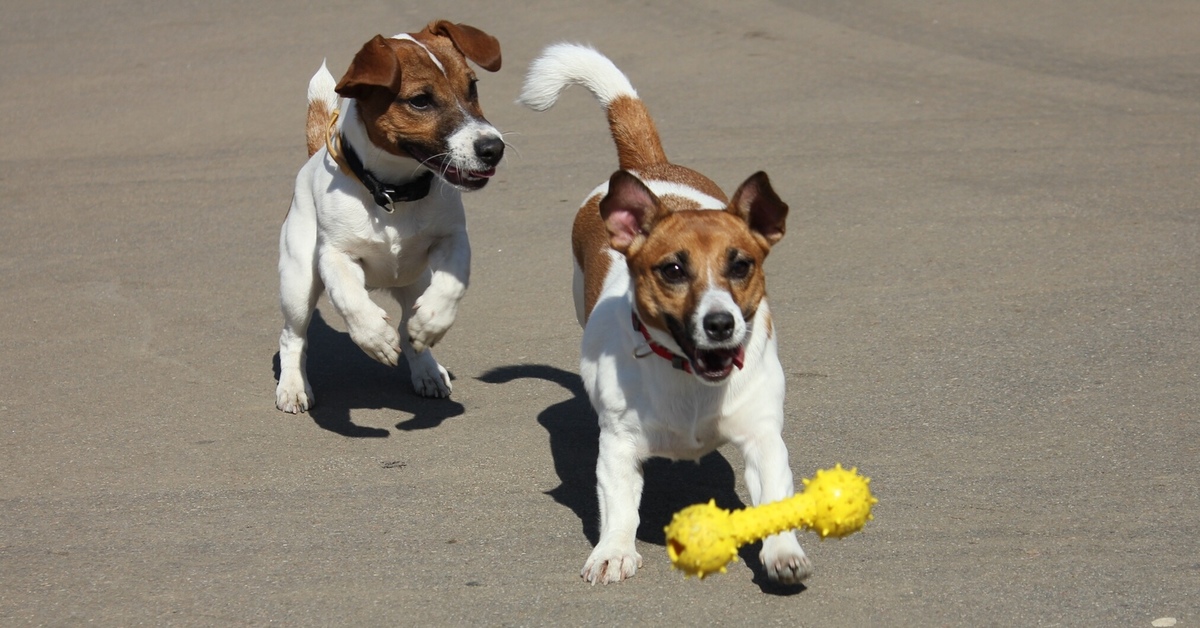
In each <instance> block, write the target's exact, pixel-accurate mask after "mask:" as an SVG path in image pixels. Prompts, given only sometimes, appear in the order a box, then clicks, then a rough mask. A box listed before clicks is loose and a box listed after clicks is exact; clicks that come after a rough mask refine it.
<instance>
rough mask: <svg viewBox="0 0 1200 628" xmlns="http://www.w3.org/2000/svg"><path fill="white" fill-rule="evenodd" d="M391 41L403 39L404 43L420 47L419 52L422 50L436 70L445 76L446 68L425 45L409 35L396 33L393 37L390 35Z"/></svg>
mask: <svg viewBox="0 0 1200 628" xmlns="http://www.w3.org/2000/svg"><path fill="white" fill-rule="evenodd" d="M392 39H403V40H405V41H411V42H412V43H414V44H416V45H418V46H420V47H421V50H424V51H425V54H427V55H429V60H430V61H433V64H434V65H436V66H437V68H438V69H439V70H441V71H442V75H443V76H445V74H446V66H444V65H442V62H441V61H439V60H438V58H437V57H436V56H435V55H434V54H433V52H432V51H430V50H429V48H428V47H426V46H425V44H423V43H421V42H419V41H417V40H416V39H415V38H414V37H413V36H412V35H409V34H408V33H397V34H395V35H392Z"/></svg>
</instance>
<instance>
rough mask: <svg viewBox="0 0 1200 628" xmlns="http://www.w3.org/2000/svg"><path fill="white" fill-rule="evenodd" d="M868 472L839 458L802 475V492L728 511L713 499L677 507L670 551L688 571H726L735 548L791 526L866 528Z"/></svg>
mask: <svg viewBox="0 0 1200 628" xmlns="http://www.w3.org/2000/svg"><path fill="white" fill-rule="evenodd" d="M870 482H871V479H870V478H867V477H863V476H861V475H859V474H858V468H857V467H854V468H852V469H850V470H849V471H847V470H846V469H843V468H842V465H841V463H839V464H838V465H837V466H835V467H834V468H832V469H820V470H818V471H817V474H816V476H815V477H814V478H813V479H811V480H809V479H807V478H806V479H804V486H805V489H804V492H802V493H798V494H796V495H793V496H791V497H789V498H787V499H783V500H780V501H777V502H772V503H770V504H763V505H760V506H756V507H753V508H743V509H742V510H735V511H733V512H730V511H728V510H725V509H724V508H718V507H717V504H716V501H715V500H709V502H708V503H707V504H696V505H694V506H688V507H687V508H684V509H683V510H681V511H679V512H677V513H675V516H674V517H673V518H672V519H671V523H670V525H668V526H667V527H666V529H665V531H666V533H667V555H668V556H669V557H670V558H671V564H673V565H674V566H675V568H676V569H679V570H680V571H682V572H683V573H684V577H685V578H686V577H688V576H691V575H695V576H699V577H700V579H702V580H703V579H704V577H705V576H708V575H711V574H714V573H718V572H719V573H725V566H726V565H728V564H729V563H730V562H731V561H736V560H737V549H738V548H739V547H741V546H742V545H745V544H747V543H752V542H754V541H757V540H760V539H764V538H766V537H768V536H771V535H772V534H778V533H780V532H783V531H784V530H791V529H793V528H808V529H810V530H813V531H814V532H816V533H817V534H820V535H821V539H822V540H824V539H825V537H828V536H832V537H835V538H841V537H844V536H846V535H848V534H852V533H854V532H857V531H859V530H861V529H862V527H863V526H864V525H865V524H866V523H867V521H869V520H870V519H871V518H872V517H871V506H872V505H874V504H876V503H878V502H879V500H877V499H875V498H874V497H873V496H871V487H870V486H869V484H870Z"/></svg>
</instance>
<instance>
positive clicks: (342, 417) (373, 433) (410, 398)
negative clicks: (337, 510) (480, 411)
mask: <svg viewBox="0 0 1200 628" xmlns="http://www.w3.org/2000/svg"><path fill="white" fill-rule="evenodd" d="M273 368H274V370H275V381H279V353H278V352H276V353H275V357H274V358H273ZM451 379H453V376H451ZM308 381H309V383H310V384H311V385H312V387H313V396H315V397H316V401H317V403H316V405H315V406H314V407H313V408H312V409H311V410H309V411H308V415H309V416H310V417H312V420H313V422H314V423H316V424H317V425H318V426H320V427H321V428H322V429H326V430H329V431H331V432H334V433H337V434H341V435H342V436H349V437H352V438H386V437H387V436H388V435H389V434H390V432H389V431H388V430H386V429H381V428H376V427H366V426H362V425H355V424H354V422H353V421H352V420H351V418H350V413H351V411H352V410H357V409H364V408H368V409H384V408H387V409H391V410H397V411H399V412H403V413H405V414H410V415H412V418H410V419H407V420H405V421H401V422H400V423H397V424H396V429H398V430H402V431H411V430H423V429H429V428H434V427H437V426H439V425H441V424H442V422H443V421H445V420H446V419H449V418H451V417H456V416H459V415H461V414H462V413H463V412H464V409H463V406H462V404H460V403H458V402H456V401H453V400H452V399H427V398H425V397H421V396H419V395H417V394H416V393H415V392H413V389H412V382H411V380H410V375H409V371H408V364H407V363H405V361H404V360H403V359H401V360H400V365H399V366H396V367H390V366H385V365H383V364H380V363H379V362H376V361H375V360H372V359H371V358H370V357H368V356H367V354H365V353H363V351H362V349H359V348H358V345H356V344H354V341H353V340H351V339H350V334H347V333H345V332H341V331H338V330H336V329H334V328H332V327H330V326H329V324H328V323H326V322H325V319H324V318H322V317H321V312H320V311H319V310H318V311H316V312H313V320H312V323H311V324H310V325H309V328H308Z"/></svg>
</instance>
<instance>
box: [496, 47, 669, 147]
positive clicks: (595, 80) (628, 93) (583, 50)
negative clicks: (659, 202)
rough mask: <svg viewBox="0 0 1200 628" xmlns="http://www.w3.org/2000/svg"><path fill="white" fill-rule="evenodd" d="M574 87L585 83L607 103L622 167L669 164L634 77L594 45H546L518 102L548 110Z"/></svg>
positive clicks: (531, 68)
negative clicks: (629, 75) (634, 85)
mask: <svg viewBox="0 0 1200 628" xmlns="http://www.w3.org/2000/svg"><path fill="white" fill-rule="evenodd" d="M571 85H582V86H584V87H586V88H587V90H588V91H590V92H592V94H593V95H595V97H596V99H597V100H599V101H600V106H602V107H604V110H605V111H606V112H607V114H608V127H609V130H610V132H611V133H612V136H613V141H614V142H616V144H617V157H618V160H619V163H620V166H621V168H622V169H624V170H638V169H643V168H645V167H647V166H651V165H654V164H661V163H666V162H667V155H666V153H665V152H663V148H662V142H661V140H659V137H658V129H657V128H655V126H654V120H652V119H651V118H650V112H649V111H647V110H646V105H645V104H644V103H643V102H642V100H641V99H640V98H638V95H637V91H635V90H634V89H633V85H631V84H630V83H629V79H628V78H626V77H625V75H624V74H622V73H621V71H620V70H618V69H617V66H615V65H613V62H612V61H610V60H609V59H608V57H605V56H604V55H602V54H600V53H599V52H597V51H596V50H595V49H594V48H590V47H588V46H582V45H579V44H565V43H564V44H555V45H553V46H550V47H549V48H546V50H545V51H543V52H542V55H541V56H540V57H538V58H537V59H535V60H534V61H533V63H532V64H531V65H530V66H529V74H527V75H526V77H525V86H524V87H523V88H522V89H521V97H520V98H519V99H518V100H517V102H519V103H521V104H523V105H525V106H527V107H529V108H530V109H533V110H535V111H545V110H547V109H549V108H550V107H552V106H554V103H555V102H556V101H558V96H559V94H561V93H562V91H563V90H564V89H566V88H568V87H570V86H571Z"/></svg>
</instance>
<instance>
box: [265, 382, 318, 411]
mask: <svg viewBox="0 0 1200 628" xmlns="http://www.w3.org/2000/svg"><path fill="white" fill-rule="evenodd" d="M315 403H316V400H315V399H314V398H313V392H312V388H311V387H309V385H308V382H307V381H306V380H305V379H304V376H303V375H301V374H300V373H298V372H292V373H286V372H285V373H282V374H280V376H279V385H278V386H276V387H275V407H276V408H279V409H280V410H283V411H284V412H287V413H288V414H300V413H301V412H307V411H308V409H309V408H311V407H313V405H315Z"/></svg>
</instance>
